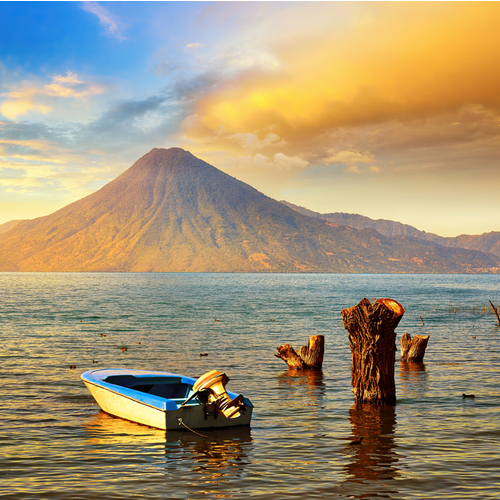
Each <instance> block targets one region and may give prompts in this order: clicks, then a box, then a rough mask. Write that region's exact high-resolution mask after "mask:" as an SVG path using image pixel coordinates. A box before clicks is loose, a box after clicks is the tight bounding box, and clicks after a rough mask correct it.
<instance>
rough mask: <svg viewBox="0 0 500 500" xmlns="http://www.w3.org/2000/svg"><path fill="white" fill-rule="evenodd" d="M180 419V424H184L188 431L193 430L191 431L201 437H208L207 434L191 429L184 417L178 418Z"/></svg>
mask: <svg viewBox="0 0 500 500" xmlns="http://www.w3.org/2000/svg"><path fill="white" fill-rule="evenodd" d="M177 420H178V421H179V425H180V424H182V425H183V426H184V427H185V428H186V429H187V430H188V431H191V432H194V433H195V434H198V436H201V437H204V438H206V437H208V436H205V434H200V433H199V432H196V431H193V429H191V428H190V427H188V426H187V425H186V424H185V423H184V422H183V421H182V418H178V419H177Z"/></svg>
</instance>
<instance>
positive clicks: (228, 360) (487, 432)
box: [0, 273, 500, 500]
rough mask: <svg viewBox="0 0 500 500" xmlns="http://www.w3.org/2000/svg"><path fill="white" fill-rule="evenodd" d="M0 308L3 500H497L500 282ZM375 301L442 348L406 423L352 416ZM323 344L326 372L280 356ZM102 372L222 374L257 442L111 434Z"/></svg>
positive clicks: (128, 286) (383, 410) (249, 277)
mask: <svg viewBox="0 0 500 500" xmlns="http://www.w3.org/2000/svg"><path fill="white" fill-rule="evenodd" d="M0 293H1V301H0V394H1V405H0V446H1V451H2V453H1V455H0V497H1V498H10V499H19V500H21V499H37V500H38V499H85V500H87V499H141V498H142V499H159V498H172V499H175V498H178V499H201V498H258V499H280V498H283V499H288V498H302V499H304V498H307V499H313V498H332V499H339V498H358V499H361V498H365V499H373V498H392V499H410V498H428V499H458V498H460V499H464V498H471V499H482V498H485V499H486V498H500V379H499V372H500V331H499V328H498V326H496V325H497V322H496V318H495V316H494V315H493V313H492V310H491V307H490V305H489V302H488V300H492V301H493V302H494V303H495V304H496V305H498V304H499V303H500V275H496V276H495V275H493V276H484V275H481V276H478V275H470V276H466V275H296V274H293V275H291V274H290V275H283V274H279V275H276V274H70V273H68V274H66V273H61V274H56V273H54V274H43V273H35V274H30V273H0ZM363 297H367V298H369V299H372V298H383V297H389V298H392V299H395V300H397V301H399V302H400V303H401V304H402V305H403V306H404V308H405V309H406V313H405V315H404V316H403V319H402V320H401V323H400V325H399V327H398V330H397V331H398V338H397V342H398V349H399V338H400V336H401V335H402V334H403V333H405V332H408V333H410V335H411V336H413V335H415V334H430V341H429V345H428V347H427V352H426V355H425V363H424V364H417V365H413V364H401V363H400V362H399V360H398V361H396V369H395V380H396V389H397V404H396V406H394V407H392V406H391V407H380V408H379V407H372V406H361V405H355V404H354V399H353V396H352V393H351V384H350V361H351V359H350V349H349V342H348V336H347V332H346V331H345V330H344V328H343V326H342V319H341V315H340V311H341V310H342V309H343V308H344V307H351V306H353V305H356V304H357V303H358V302H359V301H360V300H361V299H362V298H363ZM420 318H422V320H423V321H424V323H425V324H424V325H422V321H421V319H420ZM271 319H273V320H274V321H270V320H271ZM215 320H218V321H215ZM318 334H321V335H325V342H326V353H325V361H324V365H323V372H322V374H310V375H294V374H292V373H289V372H288V371H287V368H286V364H285V363H284V362H283V361H282V360H280V359H278V358H276V357H275V356H274V353H275V352H276V347H278V346H279V345H283V344H285V343H290V344H292V345H293V346H294V347H295V348H298V347H300V346H301V345H303V344H306V343H307V339H308V336H309V335H318ZM102 335H105V336H102ZM123 347H127V351H125V352H124V351H122V348H123ZM202 352H203V353H205V352H207V353H209V355H208V356H206V357H200V356H199V354H200V353H202ZM398 354H399V353H398ZM92 360H95V361H98V364H95V363H93V362H92ZM70 365H76V369H74V370H71V369H70V368H69V366H70ZM97 367H99V368H103V367H123V368H140V369H153V370H165V371H173V372H179V373H183V374H185V375H190V376H193V377H198V376H199V375H201V374H203V373H204V372H206V371H209V370H211V369H218V370H221V371H224V372H226V373H227V374H228V376H229V378H230V379H231V381H230V382H229V385H228V388H229V389H231V390H233V391H234V392H240V393H243V394H244V395H245V396H247V397H249V398H250V399H251V401H252V402H253V404H254V405H255V410H254V418H253V420H252V427H251V429H249V430H232V431H215V432H214V431H204V434H207V436H208V437H202V436H197V435H195V434H192V433H189V432H176V431H173V432H170V431H169V432H168V433H165V432H163V431H159V430H156V429H152V428H148V427H145V426H141V425H138V424H134V423H131V422H126V421H123V420H121V419H117V418H113V417H111V416H109V415H107V414H105V413H103V412H102V411H100V409H99V407H98V406H97V405H96V404H95V403H94V401H93V399H92V398H91V397H90V394H89V393H88V391H87V389H86V388H85V386H84V385H83V383H82V382H81V380H80V374H81V373H82V372H83V371H85V370H89V369H92V368H97ZM462 393H474V394H475V396H476V397H475V398H474V399H462ZM355 436H364V440H363V444H362V445H360V446H352V445H350V444H349V440H350V439H352V438H353V437H355Z"/></svg>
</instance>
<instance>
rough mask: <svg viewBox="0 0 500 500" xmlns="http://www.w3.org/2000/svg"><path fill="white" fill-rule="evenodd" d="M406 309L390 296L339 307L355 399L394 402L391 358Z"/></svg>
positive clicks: (379, 402) (392, 363)
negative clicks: (344, 307)
mask: <svg viewBox="0 0 500 500" xmlns="http://www.w3.org/2000/svg"><path fill="white" fill-rule="evenodd" d="M404 312H405V310H404V308H403V306H402V305H401V304H399V303H398V302H396V301H395V300H392V299H378V300H375V301H374V302H370V301H369V300H368V299H366V298H365V299H363V300H362V301H361V302H360V303H359V304H358V305H357V306H354V307H351V308H349V309H343V310H342V319H343V321H344V327H345V329H346V330H347V331H348V333H349V343H350V345H351V356H352V377H351V384H352V392H353V393H354V396H355V397H356V400H357V401H363V402H366V403H376V404H380V405H385V404H387V405H394V404H396V384H395V382H394V361H395V353H396V332H395V329H396V327H397V326H398V324H399V322H400V320H401V318H402V317H403V314H404Z"/></svg>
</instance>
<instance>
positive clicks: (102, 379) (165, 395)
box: [81, 368, 253, 430]
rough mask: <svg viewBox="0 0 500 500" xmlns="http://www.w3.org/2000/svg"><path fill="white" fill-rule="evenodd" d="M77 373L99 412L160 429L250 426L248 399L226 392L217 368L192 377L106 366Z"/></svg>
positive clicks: (222, 376) (225, 377)
mask: <svg viewBox="0 0 500 500" xmlns="http://www.w3.org/2000/svg"><path fill="white" fill-rule="evenodd" d="M81 378H82V380H83V382H84V383H85V385H86V386H87V388H88V390H89V391H90V393H91V394H92V396H93V397H94V399H95V400H96V402H97V404H98V405H99V406H100V407H101V409H102V410H103V411H105V412H106V413H109V414H111V415H114V416H116V417H120V418H124V419H127V420H131V421H132V422H138V423H140V424H144V425H149V426H150V427H156V428H158V429H164V430H182V429H186V428H187V429H207V428H220V427H233V426H243V425H247V426H248V425H250V420H251V418H252V410H253V405H252V403H251V402H250V400H249V399H247V398H245V397H243V396H242V395H238V394H236V393H233V392H227V391H226V390H225V385H226V383H227V382H228V381H229V378H228V377H227V376H226V375H225V374H224V373H221V372H219V371H217V370H212V371H210V372H208V373H205V374H204V375H202V376H201V377H200V378H198V379H197V380H196V379H194V378H191V377H186V376H184V375H178V374H176V373H168V372H157V371H145V370H127V369H119V368H107V369H101V370H90V371H87V372H84V373H82V375H81Z"/></svg>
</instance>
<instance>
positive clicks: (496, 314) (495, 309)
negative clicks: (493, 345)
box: [490, 300, 500, 325]
mask: <svg viewBox="0 0 500 500" xmlns="http://www.w3.org/2000/svg"><path fill="white" fill-rule="evenodd" d="M490 304H491V307H493V310H494V311H495V316H496V317H497V320H498V324H499V325H500V317H499V316H498V309H497V308H496V307H495V306H494V305H493V302H491V300H490Z"/></svg>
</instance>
